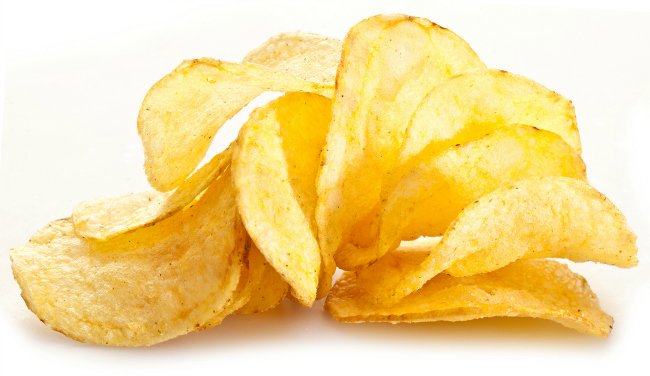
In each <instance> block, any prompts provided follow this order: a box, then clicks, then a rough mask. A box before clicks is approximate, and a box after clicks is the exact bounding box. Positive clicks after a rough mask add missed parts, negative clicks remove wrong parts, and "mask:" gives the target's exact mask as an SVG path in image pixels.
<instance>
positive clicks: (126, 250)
mask: <svg viewBox="0 0 650 376" xmlns="http://www.w3.org/2000/svg"><path fill="white" fill-rule="evenodd" d="M243 235H244V233H243V227H242V226H241V224H240V222H239V220H238V216H237V211H236V206H235V193H234V189H233V187H232V183H231V179H230V176H229V174H227V175H226V176H223V177H222V178H220V179H218V180H216V181H214V182H213V183H212V185H211V186H210V187H209V188H208V189H207V191H206V192H205V193H204V194H203V195H202V196H201V198H199V199H197V201H196V202H194V203H193V204H192V205H191V206H189V207H188V208H186V209H184V210H182V211H179V212H177V213H176V214H174V215H172V216H171V217H169V218H167V219H166V220H164V221H160V222H158V223H156V224H155V225H153V226H150V227H147V228H142V229H139V230H137V231H133V232H131V233H128V234H124V235H122V236H119V237H116V238H114V239H112V240H109V241H106V242H94V241H89V240H85V239H83V238H80V237H78V236H77V235H75V233H74V229H73V226H72V222H71V221H70V220H69V219H62V220H58V221H54V222H52V223H50V224H49V225H48V226H47V227H45V228H44V229H42V230H41V231H39V232H38V233H36V234H35V235H34V236H33V237H32V238H31V240H30V241H29V242H28V243H27V244H25V245H23V246H21V247H18V248H15V249H13V250H12V251H11V260H12V268H13V271H14V276H15V278H16V280H17V281H18V284H19V285H20V287H21V289H22V296H23V298H24V299H25V302H26V303H27V305H28V307H29V308H30V309H31V310H32V311H33V312H34V313H35V314H36V315H37V316H38V317H39V318H40V319H41V320H42V321H43V322H45V323H46V324H47V325H49V326H50V327H52V328H53V329H54V330H57V331H60V332H62V333H64V334H65V335H67V336H69V337H72V338H75V339H77V340H79V341H82V342H90V343H96V344H105V345H115V346H141V345H152V344H155V343H158V342H162V341H165V340H167V339H170V338H173V337H176V336H179V335H182V334H185V333H188V332H190V331H192V330H195V329H197V328H200V327H202V326H204V325H205V324H206V323H208V322H210V320H211V319H212V318H213V317H214V316H216V315H218V314H219V313H220V312H221V311H222V310H223V309H224V307H226V306H227V305H228V304H229V301H230V300H231V299H232V298H233V293H234V291H235V289H236V288H237V284H238V282H239V280H240V278H239V277H240V269H241V253H242V251H243Z"/></svg>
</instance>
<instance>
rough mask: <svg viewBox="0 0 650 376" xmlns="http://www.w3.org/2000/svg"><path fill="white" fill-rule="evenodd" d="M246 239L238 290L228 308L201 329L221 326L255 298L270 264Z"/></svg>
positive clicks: (250, 241) (248, 239)
mask: <svg viewBox="0 0 650 376" xmlns="http://www.w3.org/2000/svg"><path fill="white" fill-rule="evenodd" d="M245 238H246V239H245V243H244V252H243V254H242V256H243V259H244V260H245V262H243V263H242V272H241V273H240V276H239V283H238V285H237V290H235V292H234V294H233V298H232V299H231V300H230V302H229V303H228V304H227V305H226V307H224V309H223V310H222V311H221V312H219V313H218V314H217V315H215V316H214V317H213V318H212V319H211V320H210V321H209V322H208V323H207V324H206V325H204V326H203V327H202V328H201V329H208V328H211V327H213V326H217V325H220V324H221V323H222V322H223V320H224V319H225V318H226V317H227V316H229V315H231V314H233V313H235V312H238V311H239V310H241V309H242V308H243V307H245V306H247V305H248V304H249V303H250V301H251V299H252V297H253V292H254V291H256V290H257V289H258V286H259V285H260V283H262V277H263V275H264V271H265V269H266V265H268V264H267V263H266V260H265V259H264V256H262V254H261V253H260V251H259V250H258V249H257V248H256V247H255V245H254V244H253V241H252V240H251V239H250V237H249V236H248V235H246V237H245ZM283 282H284V281H283ZM285 284H286V283H285Z"/></svg>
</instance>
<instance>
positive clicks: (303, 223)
mask: <svg viewBox="0 0 650 376" xmlns="http://www.w3.org/2000/svg"><path fill="white" fill-rule="evenodd" d="M330 107H331V103H330V100H329V99H327V98H324V97H322V96H319V95H316V94H306V93H290V94H286V95H285V96H283V97H280V98H279V99H277V100H275V101H273V102H270V103H269V104H267V105H265V106H263V107H261V108H258V109H257V110H255V111H254V112H253V113H252V114H251V116H250V118H249V119H248V121H247V122H246V124H245V125H244V126H243V127H242V129H241V131H240V134H239V137H238V141H237V148H236V149H235V152H234V154H233V178H234V183H235V188H236V190H237V203H238V206H239V212H240V214H241V216H242V219H243V222H244V225H245V226H246V229H247V230H248V233H249V234H250V236H251V238H252V239H253V240H254V241H255V244H256V245H257V247H258V248H259V250H260V251H261V252H262V254H263V255H264V256H265V257H266V259H267V260H268V261H269V263H270V264H271V265H272V266H273V268H274V269H275V270H277V272H278V273H280V275H282V277H283V278H284V279H285V281H287V282H288V283H289V285H290V286H291V288H292V294H293V295H294V296H295V297H296V298H297V299H298V300H299V301H300V302H301V303H302V304H304V305H307V306H310V305H311V304H312V303H313V302H314V300H315V299H316V291H317V287H318V280H319V272H320V268H321V253H320V248H319V246H318V241H317V239H316V225H315V219H314V210H315V207H316V172H317V170H318V165H319V161H320V150H321V148H322V146H323V144H324V142H325V135H326V133H327V129H328V127H329V122H330V119H331V108H330Z"/></svg>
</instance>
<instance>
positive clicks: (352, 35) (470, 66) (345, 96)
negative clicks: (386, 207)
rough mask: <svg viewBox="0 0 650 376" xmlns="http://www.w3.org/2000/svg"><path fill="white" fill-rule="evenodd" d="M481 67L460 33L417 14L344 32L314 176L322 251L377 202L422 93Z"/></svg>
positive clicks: (335, 244) (380, 18) (329, 251)
mask: <svg viewBox="0 0 650 376" xmlns="http://www.w3.org/2000/svg"><path fill="white" fill-rule="evenodd" d="M484 67H485V66H484V64H483V63H482V62H481V61H480V59H479V58H478V57H477V56H476V54H475V53H474V51H473V50H472V49H471V48H470V47H469V45H468V44H467V43H466V42H465V41H464V40H462V39H461V38H460V37H458V36H457V35H456V34H454V33H453V32H451V31H449V30H447V29H445V28H442V27H440V26H438V25H436V24H434V23H432V22H431V21H428V20H425V19H422V18H415V17H409V16H403V15H379V16H375V17H371V18H368V19H366V20H364V21H362V22H360V23H358V24H357V25H355V26H354V27H353V28H352V29H351V30H350V31H349V33H348V35H347V37H346V38H345V40H344V42H343V52H342V55H341V63H340V66H339V70H338V72H337V81H336V93H335V95H334V99H333V103H332V124H331V127H330V131H329V134H328V136H327V143H326V147H325V149H324V151H323V166H322V168H321V171H320V176H319V180H318V195H319V202H318V208H317V222H318V230H319V231H318V232H319V242H320V245H321V248H323V249H324V252H325V253H327V254H334V252H335V251H336V250H337V249H338V247H339V245H340V244H341V243H342V242H343V241H344V240H345V238H346V237H347V236H348V235H349V234H350V229H351V228H352V226H353V225H354V224H355V223H357V222H358V221H359V220H361V219H362V218H364V217H365V216H366V215H367V214H368V213H369V212H371V211H372V210H373V208H374V207H375V206H376V204H377V203H378V202H379V198H380V196H379V194H380V191H381V185H382V179H383V176H384V174H385V173H386V172H387V171H389V170H390V169H391V168H392V167H393V164H394V163H395V161H396V159H397V156H398V153H399V150H400V147H401V145H402V142H403V139H404V136H405V134H406V127H407V126H408V123H409V119H410V118H411V115H412V114H413V112H414V111H415V110H416V108H417V106H418V104H419V103H420V101H421V100H422V99H423V98H424V96H425V95H426V94H427V93H428V92H429V91H430V90H431V88H432V87H434V86H436V85H438V84H439V83H441V82H442V81H444V80H445V79H447V78H449V77H451V76H453V75H456V74H460V73H463V72H467V71H472V70H476V69H484Z"/></svg>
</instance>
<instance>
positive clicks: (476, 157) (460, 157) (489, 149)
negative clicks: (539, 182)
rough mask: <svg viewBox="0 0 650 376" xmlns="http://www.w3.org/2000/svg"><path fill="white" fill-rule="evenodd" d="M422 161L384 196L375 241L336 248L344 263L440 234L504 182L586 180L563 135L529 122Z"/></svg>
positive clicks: (354, 264)
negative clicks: (342, 249) (546, 178)
mask: <svg viewBox="0 0 650 376" xmlns="http://www.w3.org/2000/svg"><path fill="white" fill-rule="evenodd" d="M418 160H419V163H418V164H417V165H416V166H415V167H413V168H412V169H411V170H410V171H409V172H408V173H406V174H405V175H404V176H403V177H402V179H401V181H400V182H399V183H398V184H397V186H396V187H395V188H394V189H393V190H392V192H388V194H387V195H386V197H385V199H383V200H382V210H381V220H380V226H379V227H380V228H379V234H378V240H377V242H376V243H375V244H374V245H372V246H370V247H367V248H361V249H355V250H350V251H348V252H339V253H337V258H336V261H337V264H338V265H339V266H340V267H342V268H344V269H348V270H349V269H354V268H358V267H361V266H366V265H368V264H369V263H371V262H373V261H375V260H376V259H377V258H379V257H381V256H382V255H384V254H385V253H386V252H388V251H390V250H392V249H394V248H397V246H398V245H399V242H400V240H402V239H414V238H417V237H419V236H438V235H442V233H443V232H444V231H445V230H446V229H447V227H448V226H449V224H450V223H451V222H452V221H453V220H454V218H456V216H457V215H458V213H460V212H461V210H463V208H465V207H466V206H467V205H469V204H470V203H472V201H474V200H476V199H478V198H479V197H481V196H483V195H484V194H486V193H489V192H491V191H493V190H494V189H496V188H498V187H500V186H501V185H503V184H506V183H510V182H513V181H515V180H519V179H523V178H526V177H531V176H568V177H573V178H578V179H585V165H584V163H583V162H582V159H581V158H580V156H579V155H578V154H577V153H576V152H575V150H573V149H572V148H571V147H570V146H569V145H568V144H567V143H566V142H564V141H563V140H562V138H561V137H560V136H558V135H556V134H555V133H551V132H547V131H543V130H539V129H537V128H533V127H530V126H527V125H513V126H508V127H503V128H499V129H497V130H495V131H494V132H493V133H490V134H488V135H486V136H484V137H483V138H480V139H478V140H476V141H472V142H469V143H467V144H464V145H458V146H457V147H453V148H450V149H447V150H445V151H443V152H441V153H433V154H432V155H428V154H425V155H420V156H419V157H418ZM344 257H346V258H344Z"/></svg>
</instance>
